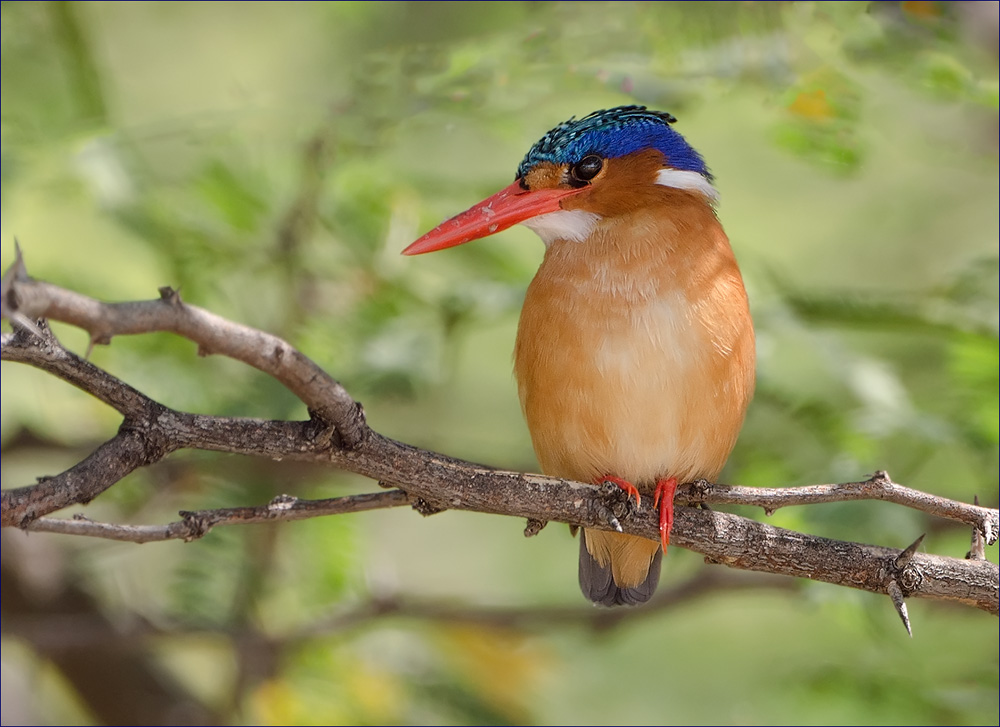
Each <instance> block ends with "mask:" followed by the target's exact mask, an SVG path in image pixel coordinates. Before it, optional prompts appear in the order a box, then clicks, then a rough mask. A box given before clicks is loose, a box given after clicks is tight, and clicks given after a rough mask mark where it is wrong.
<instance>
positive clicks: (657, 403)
mask: <svg viewBox="0 0 1000 727" xmlns="http://www.w3.org/2000/svg"><path fill="white" fill-rule="evenodd" d="M675 122H676V119H675V118H674V117H673V116H671V115H670V114H668V113H664V112H660V111H651V110H648V109H646V108H645V107H644V106H620V107H618V108H613V109H607V110H604V111H595V112H594V113H592V114H590V115H588V116H585V117H584V118H582V119H579V120H578V119H576V118H570V120H569V121H566V122H564V123H562V124H559V125H558V126H557V127H555V128H554V129H552V130H551V131H549V132H548V133H547V134H545V136H543V137H542V138H541V139H540V140H539V141H538V143H536V144H535V145H534V146H533V147H531V149H530V150H529V151H528V154H527V156H525V157H524V160H523V161H522V162H521V164H520V166H518V168H517V175H516V178H515V180H514V183H513V184H511V185H510V186H509V187H505V188H504V189H502V190H500V191H499V192H497V193H496V194H494V195H493V196H492V197H489V198H487V199H485V200H483V201H482V202H480V203H479V204H477V205H475V206H473V207H471V208H470V209H468V210H467V211H465V212H463V213H461V214H460V215H458V216H456V217H453V218H451V219H450V220H447V221H446V222H444V223H442V224H441V225H439V226H438V227H436V228H435V229H433V230H431V231H430V232H428V233H427V234H426V235H424V236H423V237H421V238H420V239H419V240H417V241H416V242H414V243H413V244H412V245H410V246H409V247H407V248H406V249H405V250H404V251H403V252H404V254H406V255H417V254H420V253H425V252H432V251H434V250H442V249H444V248H447V247H452V246H454V245H460V244H462V243H465V242H469V241H470V240H475V239H478V238H481V237H486V236H488V235H492V234H494V233H497V232H500V231H501V230H505V229H507V228H508V227H510V226H512V225H515V224H518V223H523V224H524V225H526V226H527V227H529V228H530V229H532V230H534V231H535V232H536V233H537V234H538V236H539V237H541V238H542V241H543V242H544V243H545V256H544V259H543V260H542V264H541V266H540V267H539V269H538V272H537V274H536V275H535V277H534V280H532V281H531V284H530V285H529V286H528V289H527V292H526V294H525V298H524V305H523V307H522V309H521V319H520V323H519V325H518V331H517V341H516V343H515V346H514V372H515V375H516V378H517V385H518V394H519V396H520V400H521V408H522V410H523V411H524V416H525V419H526V420H527V423H528V429H529V430H530V433H531V440H532V443H533V445H534V449H535V454H536V455H537V457H538V462H539V464H540V465H541V468H542V471H543V472H545V473H546V474H549V475H553V476H556V477H564V478H568V479H572V480H578V481H583V482H594V483H602V482H612V483H614V484H616V485H618V486H620V487H621V488H622V489H624V490H625V491H626V492H628V493H629V494H630V495H632V496H634V497H635V500H636V504H637V505H639V506H640V507H641V502H642V500H643V499H644V498H647V497H650V496H652V498H653V500H654V507H658V508H659V523H660V534H661V542H659V543H657V542H655V541H652V540H647V539H645V538H640V537H636V536H634V535H628V534H624V533H619V532H611V531H604V530H593V529H590V530H584V533H583V537H582V538H581V540H580V562H579V576H580V588H581V589H582V590H583V593H584V595H585V596H587V598H589V599H590V600H592V601H594V602H595V603H599V604H603V605H607V606H613V605H619V604H638V603H643V602H645V601H647V600H649V598H650V596H652V595H653V592H654V590H655V589H656V585H657V582H658V581H659V578H660V559H661V552H666V548H667V544H668V543H669V542H670V528H671V525H672V524H673V517H674V504H673V499H674V493H675V491H676V488H677V483H678V482H691V481H694V480H697V479H699V478H705V479H708V480H713V481H714V480H715V479H716V478H717V477H718V475H719V473H720V472H721V471H722V467H723V465H724V464H725V463H726V459H727V458H728V457H729V453H730V452H731V451H732V449H733V446H734V444H735V443H736V437H737V435H738V434H739V431H740V427H741V426H742V424H743V418H744V414H745V413H746V409H747V405H748V404H749V402H750V397H751V396H752V394H753V388H754V362H755V352H754V331H753V323H752V321H751V319H750V310H749V306H748V302H747V294H746V290H745V289H744V287H743V279H742V277H741V275H740V270H739V267H738V266H737V264H736V258H735V257H734V255H733V250H732V248H731V247H730V245H729V239H728V238H727V237H726V233H725V232H724V231H723V229H722V225H721V224H720V223H719V219H718V217H717V216H716V212H715V203H716V200H717V198H718V194H717V192H716V189H715V187H714V186H713V177H712V174H711V173H710V172H709V170H708V168H707V167H706V166H705V162H704V161H703V160H702V158H701V156H700V155H699V154H698V152H697V151H695V150H694V149H693V148H692V147H691V146H690V145H689V144H688V143H687V141H686V140H685V139H684V137H682V136H681V135H680V134H679V133H678V132H677V131H675V130H674V128H673V127H672V124H674V123H675ZM661 548H662V550H661Z"/></svg>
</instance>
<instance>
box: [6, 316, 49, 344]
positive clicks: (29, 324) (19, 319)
mask: <svg viewBox="0 0 1000 727" xmlns="http://www.w3.org/2000/svg"><path fill="white" fill-rule="evenodd" d="M9 316H10V320H11V322H12V323H16V324H17V325H19V326H20V327H21V328H26V329H27V330H29V331H31V332H32V333H34V334H35V335H36V336H38V337H39V338H45V334H44V333H42V329H41V328H39V327H38V326H37V325H35V322H34V321H33V320H31V319H30V318H28V316H26V315H24V313H18V312H17V311H14V312H12V313H10V314H9Z"/></svg>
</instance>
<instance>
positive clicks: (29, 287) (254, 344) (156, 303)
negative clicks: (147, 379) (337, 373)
mask: <svg viewBox="0 0 1000 727" xmlns="http://www.w3.org/2000/svg"><path fill="white" fill-rule="evenodd" d="M12 269H13V270H14V272H13V273H10V270H8V273H10V274H9V276H8V275H7V274H5V276H4V280H3V286H4V289H3V290H2V304H3V315H4V316H5V317H8V318H10V319H11V320H15V319H16V320H18V321H22V325H23V318H25V317H26V318H28V319H38V318H51V319H53V320H58V321H63V322H64V323H69V324H71V325H74V326H76V327H78V328H81V329H83V330H84V331H86V332H87V333H88V334H89V335H90V338H91V341H92V343H109V342H110V341H111V339H112V337H114V336H121V335H129V334H139V333H151V332H153V331H169V332H172V333H176V334H178V335H180V336H183V337H185V338H188V339H190V340H192V341H194V342H195V343H196V344H198V352H199V353H200V354H202V355H208V354H222V355H225V356H228V357H229V358H232V359H236V360H237V361H242V362H243V363H245V364H248V365H250V366H253V367H254V368H256V369H258V370H260V371H263V372H264V373H266V374H269V375H270V376H273V377H274V378H275V379H277V380H278V381H279V382H281V383H282V384H283V385H284V386H285V387H286V388H288V390H289V391H291V392H292V393H293V394H295V395H296V396H297V397H298V398H299V399H301V400H302V401H303V402H304V403H305V404H306V406H307V407H308V408H309V410H310V411H311V412H315V413H317V414H318V415H319V417H320V418H322V419H323V420H324V421H326V422H329V423H331V424H333V425H335V426H336V428H337V432H338V434H339V435H340V443H341V444H342V445H344V446H345V447H348V448H351V447H354V446H357V445H358V444H360V443H361V441H363V440H364V438H365V436H366V435H367V433H368V431H369V430H368V427H367V425H366V424H365V421H364V414H363V413H362V411H361V408H360V406H359V405H358V404H357V403H356V402H355V401H354V399H352V398H351V396H350V394H348V393H347V391H346V390H345V389H344V387H343V386H341V385H340V382H338V381H337V380H336V379H334V378H333V377H332V376H330V375H329V374H328V373H326V372H325V371H324V370H323V369H322V368H320V367H319V366H317V365H316V364H315V363H314V362H313V361H312V360H310V359H309V358H308V357H307V356H305V355H304V354H303V353H301V352H300V351H298V350H297V349H295V348H294V347H292V346H291V345H290V344H288V343H287V342H286V341H284V340H282V339H281V338H279V337H277V336H274V335H271V334H269V333H265V332H263V331H259V330H257V329H254V328H251V327H250V326H245V325H242V324H240V323H234V322H233V321H229V320H226V319H225V318H223V317H221V316H218V315H215V314H214V313H211V312H209V311H207V310H205V309H203V308H199V307H197V306H193V305H188V304H186V303H184V302H183V301H181V298H180V295H179V294H178V293H177V291H176V290H174V289H172V288H168V287H165V288H160V299H159V300H142V301H131V302H127V303H104V302H101V301H98V300H95V299H93V298H90V297H88V296H86V295H82V294H80V293H77V292H74V291H71V290H66V289H64V288H60V287H59V286H57V285H52V284H50V283H45V282H41V281H37V280H32V279H31V278H29V277H28V275H27V273H26V272H25V271H24V264H23V261H22V262H21V263H20V265H18V264H15V265H14V266H12Z"/></svg>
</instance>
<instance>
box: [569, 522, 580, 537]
mask: <svg viewBox="0 0 1000 727" xmlns="http://www.w3.org/2000/svg"><path fill="white" fill-rule="evenodd" d="M578 532H580V526H579V525H570V526H569V534H570V537H572V538H575V537H576V534H577V533H578Z"/></svg>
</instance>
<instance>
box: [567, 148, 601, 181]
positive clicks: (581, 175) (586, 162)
mask: <svg viewBox="0 0 1000 727" xmlns="http://www.w3.org/2000/svg"><path fill="white" fill-rule="evenodd" d="M603 168H604V160H603V159H601V158H600V157H599V156H597V155H596V154H591V155H590V156H585V157H584V158H583V159H581V160H580V161H578V162H577V163H576V164H574V165H573V167H572V168H571V169H570V170H569V174H570V177H572V179H573V181H575V182H580V183H583V182H589V181H590V180H591V179H593V178H594V177H596V176H597V175H598V174H600V172H601V170H602V169H603Z"/></svg>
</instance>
